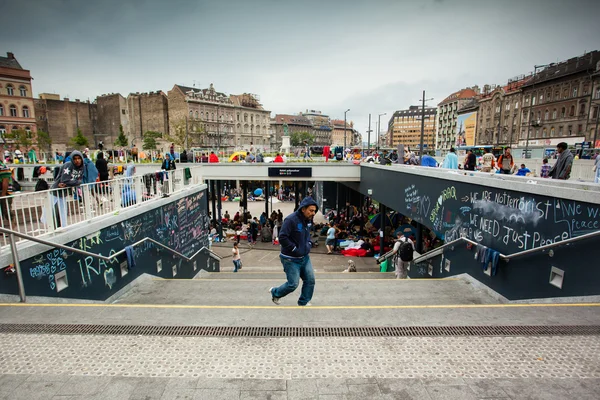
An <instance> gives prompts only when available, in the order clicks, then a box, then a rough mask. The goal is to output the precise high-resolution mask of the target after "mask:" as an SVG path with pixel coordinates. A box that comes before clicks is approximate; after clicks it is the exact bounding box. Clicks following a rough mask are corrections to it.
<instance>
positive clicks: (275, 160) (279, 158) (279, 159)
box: [273, 156, 283, 163]
mask: <svg viewBox="0 0 600 400" xmlns="http://www.w3.org/2000/svg"><path fill="white" fill-rule="evenodd" d="M273 162H274V163H276V162H283V157H281V156H277V157H275V159H274V160H273Z"/></svg>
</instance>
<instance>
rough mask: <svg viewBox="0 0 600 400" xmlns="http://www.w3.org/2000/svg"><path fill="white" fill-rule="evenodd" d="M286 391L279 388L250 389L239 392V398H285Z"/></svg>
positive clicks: (244, 399) (281, 399) (262, 399)
mask: <svg viewBox="0 0 600 400" xmlns="http://www.w3.org/2000/svg"><path fill="white" fill-rule="evenodd" d="M287 398H288V397H287V392H285V391H281V390H250V391H244V390H242V391H241V392H240V400H287Z"/></svg>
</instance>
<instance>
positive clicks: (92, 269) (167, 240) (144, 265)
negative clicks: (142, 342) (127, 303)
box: [0, 188, 219, 300]
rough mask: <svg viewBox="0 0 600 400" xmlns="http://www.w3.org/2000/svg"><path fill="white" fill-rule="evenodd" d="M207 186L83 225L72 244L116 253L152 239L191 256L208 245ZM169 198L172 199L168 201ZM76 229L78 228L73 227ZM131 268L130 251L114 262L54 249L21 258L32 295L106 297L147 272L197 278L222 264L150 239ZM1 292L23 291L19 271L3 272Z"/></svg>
mask: <svg viewBox="0 0 600 400" xmlns="http://www.w3.org/2000/svg"><path fill="white" fill-rule="evenodd" d="M207 197H208V196H207V195H206V189H204V188H202V189H201V190H200V188H199V189H198V190H191V191H190V192H189V193H186V195H184V196H179V197H178V196H172V197H170V198H169V199H168V201H170V202H165V203H164V204H162V205H159V206H158V207H154V208H150V209H145V210H144V211H143V212H137V213H136V212H135V210H132V211H133V216H131V217H129V218H127V219H122V220H121V221H119V222H117V223H115V221H114V220H115V219H116V218H114V217H113V218H111V220H107V221H106V223H105V224H104V226H102V227H101V228H100V229H96V228H94V230H90V229H87V231H86V229H85V228H77V229H79V231H80V234H81V237H80V238H77V239H75V240H69V241H67V242H62V241H61V242H60V243H63V244H65V245H67V246H70V247H74V248H77V249H81V250H85V251H88V252H90V253H96V254H101V255H104V256H110V255H112V254H114V253H116V252H118V251H120V250H122V249H123V248H125V247H126V246H128V245H130V244H132V243H135V242H137V241H139V240H141V239H143V238H145V237H150V238H152V239H154V240H156V241H158V242H160V243H162V244H164V245H166V246H168V247H170V248H172V249H174V250H176V251H178V252H180V253H182V254H184V255H186V256H188V257H189V256H191V255H193V254H194V253H195V252H196V251H198V250H199V249H201V248H202V247H204V246H207V247H208V233H209V219H208V216H207V214H208V202H207ZM165 200H167V199H165ZM73 229H75V228H73ZM134 251H135V263H136V266H135V267H133V268H131V267H130V266H128V264H127V257H126V256H125V254H123V255H122V256H119V257H117V258H116V259H114V260H113V261H112V262H105V261H103V260H99V259H97V258H93V257H91V256H89V257H86V256H82V255H79V254H77V253H74V252H67V251H63V250H61V249H53V250H50V251H46V252H43V253H39V254H36V255H35V256H33V257H30V258H27V259H25V260H22V261H21V268H22V271H23V281H24V285H25V292H26V294H27V296H47V297H65V298H78V299H88V300H106V299H107V298H109V297H110V296H112V295H113V294H115V293H116V292H117V291H118V290H120V289H122V288H123V287H125V286H126V285H127V284H129V283H131V282H132V281H134V280H135V279H136V278H137V277H139V276H140V275H141V274H143V273H147V274H151V275H155V276H157V277H162V278H181V279H186V278H192V277H193V276H194V275H196V274H197V273H198V271H199V270H200V269H204V270H207V271H218V270H219V263H218V261H215V260H214V259H212V258H210V257H208V253H207V252H206V251H203V252H201V253H200V254H198V255H197V256H196V257H195V258H194V260H193V261H192V262H187V261H185V260H183V259H181V258H179V257H175V256H173V254H172V253H170V252H168V251H166V250H164V249H162V248H160V247H158V246H156V245H155V244H154V243H151V242H145V243H144V244H142V245H139V246H136V247H135V248H134ZM0 293H3V294H17V293H18V289H17V280H16V275H7V274H6V273H4V272H2V273H0Z"/></svg>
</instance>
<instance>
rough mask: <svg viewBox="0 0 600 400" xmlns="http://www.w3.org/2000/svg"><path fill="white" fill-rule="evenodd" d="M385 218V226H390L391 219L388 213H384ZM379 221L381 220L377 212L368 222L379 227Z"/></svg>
mask: <svg viewBox="0 0 600 400" xmlns="http://www.w3.org/2000/svg"><path fill="white" fill-rule="evenodd" d="M385 218H386V220H385V226H392V220H391V219H390V217H389V215H387V214H386V216H385ZM381 221H382V219H381V213H378V214H376V215H375V216H374V217H373V218H371V220H370V221H369V222H370V223H371V225H373V226H374V227H375V228H377V229H379V228H380V227H381Z"/></svg>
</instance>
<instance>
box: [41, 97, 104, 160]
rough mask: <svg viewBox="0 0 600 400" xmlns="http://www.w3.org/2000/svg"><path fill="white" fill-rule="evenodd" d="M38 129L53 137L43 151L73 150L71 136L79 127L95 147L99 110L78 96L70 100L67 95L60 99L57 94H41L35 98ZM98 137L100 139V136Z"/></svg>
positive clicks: (96, 143) (74, 134) (73, 135)
mask: <svg viewBox="0 0 600 400" xmlns="http://www.w3.org/2000/svg"><path fill="white" fill-rule="evenodd" d="M34 104H35V115H36V124H37V129H38V130H40V131H44V132H47V133H48V135H49V136H50V140H52V146H51V147H52V148H51V149H40V150H42V151H47V152H50V151H61V152H63V151H69V150H72V147H73V146H72V144H71V139H72V138H73V137H75V136H77V130H78V129H79V130H81V133H82V135H83V136H85V137H86V138H87V139H88V142H89V144H90V146H92V147H96V146H97V145H98V142H97V139H98V137H97V135H96V133H97V126H98V109H97V105H96V104H92V103H90V102H89V101H85V102H82V101H80V100H79V99H75V101H71V100H69V99H68V98H66V97H65V98H64V99H63V100H60V96H59V95H58V94H49V93H41V94H40V98H39V99H35V100H34ZM100 140H101V139H100Z"/></svg>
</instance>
